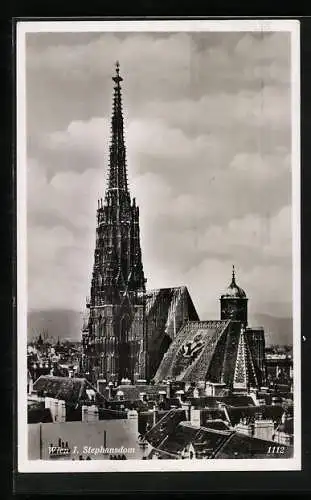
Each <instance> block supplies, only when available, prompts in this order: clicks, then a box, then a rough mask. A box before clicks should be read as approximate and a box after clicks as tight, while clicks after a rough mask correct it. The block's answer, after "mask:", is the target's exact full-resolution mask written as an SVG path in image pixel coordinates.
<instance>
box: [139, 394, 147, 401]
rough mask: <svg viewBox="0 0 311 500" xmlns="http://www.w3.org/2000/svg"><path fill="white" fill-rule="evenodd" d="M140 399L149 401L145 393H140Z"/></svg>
mask: <svg viewBox="0 0 311 500" xmlns="http://www.w3.org/2000/svg"><path fill="white" fill-rule="evenodd" d="M139 399H140V400H141V401H147V394H146V393H145V392H140V393H139Z"/></svg>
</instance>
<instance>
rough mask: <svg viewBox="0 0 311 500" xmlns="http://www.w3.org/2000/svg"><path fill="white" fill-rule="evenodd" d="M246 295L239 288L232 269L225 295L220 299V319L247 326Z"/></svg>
mask: <svg viewBox="0 0 311 500" xmlns="http://www.w3.org/2000/svg"><path fill="white" fill-rule="evenodd" d="M247 302H248V299H247V297H246V293H245V292H244V290H243V289H242V288H240V287H239V286H238V285H237V283H236V279H235V269H234V266H233V267H232V280H231V283H230V285H229V286H228V288H227V289H226V290H225V293H224V294H223V295H222V296H221V297H220V319H231V320H235V321H241V322H242V324H243V326H245V327H246V326H247V321H248V320H247Z"/></svg>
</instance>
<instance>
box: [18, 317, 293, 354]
mask: <svg viewBox="0 0 311 500" xmlns="http://www.w3.org/2000/svg"><path fill="white" fill-rule="evenodd" d="M82 324H83V318H82V314H81V313H79V312H78V311H72V310H67V309H51V310H46V311H30V312H29V313H28V340H31V339H33V338H34V337H36V336H38V335H39V333H40V332H41V333H42V332H44V331H45V332H46V333H47V334H48V336H49V337H54V339H56V340H57V338H58V337H59V338H60V340H62V339H70V340H80V339H81V328H82ZM250 325H251V326H263V327H264V329H265V332H266V343H267V345H269V344H292V336H293V325H292V319H291V318H278V317H275V316H271V315H268V314H255V315H253V316H251V317H250Z"/></svg>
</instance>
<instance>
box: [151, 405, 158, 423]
mask: <svg viewBox="0 0 311 500" xmlns="http://www.w3.org/2000/svg"><path fill="white" fill-rule="evenodd" d="M157 415H158V409H157V407H156V405H154V406H153V419H152V420H153V421H152V424H153V426H155V425H156V423H157Z"/></svg>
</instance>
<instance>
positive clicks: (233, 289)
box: [221, 266, 246, 299]
mask: <svg viewBox="0 0 311 500" xmlns="http://www.w3.org/2000/svg"><path fill="white" fill-rule="evenodd" d="M221 298H222V299H223V298H228V299H246V293H245V292H244V290H243V289H242V288H240V287H239V286H238V285H237V284H236V281H235V270H234V266H233V269H232V281H231V283H230V285H229V286H228V287H227V288H226V290H225V291H224V293H223V294H222V296H221Z"/></svg>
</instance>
